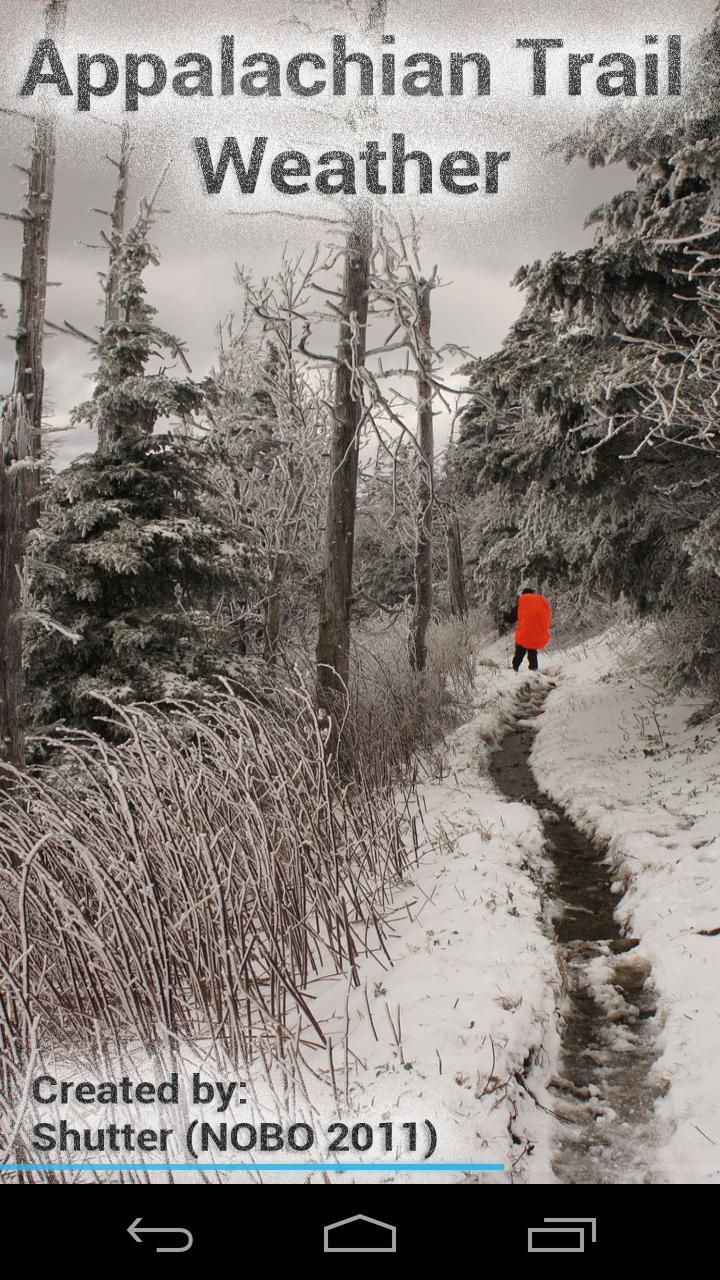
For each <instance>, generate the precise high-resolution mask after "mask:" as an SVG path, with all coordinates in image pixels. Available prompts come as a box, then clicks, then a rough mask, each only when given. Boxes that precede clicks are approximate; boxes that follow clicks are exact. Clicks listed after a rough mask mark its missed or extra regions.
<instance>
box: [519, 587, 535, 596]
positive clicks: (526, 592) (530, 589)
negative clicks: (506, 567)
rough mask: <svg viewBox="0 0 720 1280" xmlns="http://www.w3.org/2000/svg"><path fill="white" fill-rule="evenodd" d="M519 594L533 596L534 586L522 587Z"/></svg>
mask: <svg viewBox="0 0 720 1280" xmlns="http://www.w3.org/2000/svg"><path fill="white" fill-rule="evenodd" d="M520 595H521V596H534V595H535V589H534V587H523V589H522V591H521V592H520Z"/></svg>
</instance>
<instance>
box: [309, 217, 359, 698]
mask: <svg viewBox="0 0 720 1280" xmlns="http://www.w3.org/2000/svg"><path fill="white" fill-rule="evenodd" d="M371 254H372V213H371V211H370V208H369V206H368V205H367V204H365V203H363V204H362V205H360V206H359V208H358V210H357V213H356V216H355V219H354V222H353V225H352V227H351V229H350V230H349V232H348V235H347V242H346V249H345V268H344V280H343V304H342V310H343V320H342V321H341V324H340V338H339V343H338V364H337V370H336V376H335V401H334V410H333V413H334V424H333V435H332V442H331V449H330V486H329V493H328V508H327V518H326V522H325V551H324V566H323V582H322V590H321V597H320V621H319V627H318V641H317V649H316V657H317V698H318V704H319V705H320V707H322V708H323V709H324V710H326V711H328V712H330V711H331V710H332V708H333V707H334V706H335V705H336V703H337V699H338V696H339V695H340V696H342V695H343V694H344V692H345V690H346V689H347V685H348V677H349V673H350V615H351V610H352V573H353V552H354V541H355V508H356V504H357V479H358V450H359V439H358V437H359V430H360V425H361V422H362V416H363V394H362V383H361V380H360V376H359V371H360V370H361V369H362V366H363V365H364V363H365V349H366V329H367V315H368V281H369V271H370V258H371Z"/></svg>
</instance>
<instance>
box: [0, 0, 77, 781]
mask: <svg viewBox="0 0 720 1280" xmlns="http://www.w3.org/2000/svg"><path fill="white" fill-rule="evenodd" d="M66 9H67V0H51V2H50V3H49V4H48V5H47V6H46V26H47V34H48V36H50V37H52V36H54V35H56V34H57V33H58V31H59V29H60V27H61V25H62V23H63V21H64V17H65V12H66ZM3 114H6V115H12V116H16V117H19V118H22V119H27V120H28V121H30V122H31V123H32V126H33V140H32V143H31V147H30V164H29V167H26V166H21V165H16V166H15V167H16V168H17V169H19V170H20V172H21V173H23V174H25V176H26V178H27V196H26V201H25V206H24V208H23V209H22V211H21V212H20V213H3V214H2V215H0V216H2V217H3V218H5V219H8V220H10V221H14V222H18V223H20V225H21V226H22V230H23V246H22V260H21V266H20V275H19V276H5V277H4V278H5V279H9V280H12V281H13V282H14V283H15V284H17V285H18V287H19V290H20V306H19V311H18V324H17V330H16V333H15V374H14V380H13V388H12V391H11V393H10V395H9V396H8V397H7V399H6V401H5V403H4V405H3V408H2V427H1V436H2V438H1V442H0V443H1V447H0V760H2V761H4V762H6V763H8V764H11V765H13V766H15V767H16V768H22V767H23V764H24V754H25V753H24V738H23V718H22V699H23V674H22V659H23V622H22V581H23V573H24V565H25V549H26V542H27V534H28V532H29V531H30V529H32V528H33V527H34V526H35V524H36V523H37V519H38V499H39V494H40V459H41V450H42V417H43V395H44V382H45V376H44V369H43V345H44V336H45V309H46V299H47V289H48V246H49V240H50V222H51V216H52V205H53V194H54V188H55V157H56V142H55V123H54V121H53V119H52V117H51V116H50V115H48V114H47V113H46V112H44V111H41V112H40V113H39V114H38V115H37V116H35V117H33V116H27V115H24V113H21V112H13V111H6V112H3Z"/></svg>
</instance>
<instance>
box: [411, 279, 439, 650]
mask: <svg viewBox="0 0 720 1280" xmlns="http://www.w3.org/2000/svg"><path fill="white" fill-rule="evenodd" d="M432 289H433V282H432V281H428V280H425V279H423V278H422V277H421V278H420V279H419V280H418V282H417V319H416V325H417V354H418V367H417V375H416V379H417V406H418V407H417V433H418V435H417V438H418V452H419V455H420V456H419V467H418V484H417V494H416V506H415V607H414V609H413V616H412V624H411V628H410V637H409V652H410V664H411V666H412V667H413V668H414V670H415V671H424V670H425V664H426V662H427V631H428V627H429V626H430V619H431V617H432V602H433V565H432V558H433V506H434V489H435V441H434V436H433V399H434V392H433V386H432V360H433V352H432V347H431V344H430V316H431V312H430V295H431V292H432Z"/></svg>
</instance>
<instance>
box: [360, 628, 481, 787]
mask: <svg viewBox="0 0 720 1280" xmlns="http://www.w3.org/2000/svg"><path fill="white" fill-rule="evenodd" d="M474 631H475V628H474V626H473V625H472V624H469V623H466V622H460V621H446V622H439V623H436V624H435V625H434V626H432V627H431V628H430V631H429V632H428V661H427V666H426V669H425V670H424V671H422V672H416V671H414V670H413V669H412V667H411V666H410V663H409V660H408V648H407V636H406V634H405V632H404V630H403V629H402V628H400V627H394V628H391V629H386V630H384V631H378V632H376V633H374V634H373V631H372V629H371V628H366V629H365V631H362V630H359V631H358V633H357V634H356V636H355V639H354V649H353V662H352V673H351V681H350V696H349V709H348V714H347V719H346V721H345V725H344V728H343V733H342V735H341V743H340V750H341V758H342V760H343V761H344V762H345V765H346V767H347V768H349V769H351V770H352V771H353V773H355V772H356V771H357V772H359V774H360V776H362V777H368V778H370V779H371V780H372V783H373V785H375V786H377V787H379V788H381V789H384V788H386V787H387V786H389V785H390V784H391V782H392V780H393V779H394V778H397V777H405V778H407V777H408V776H413V775H414V772H415V769H416V766H417V764H418V760H419V759H422V757H423V755H424V754H425V753H427V752H428V751H430V750H431V749H432V748H433V747H435V746H436V745H437V743H438V741H440V740H442V738H443V737H444V736H445V734H446V733H447V732H448V730H450V729H452V728H454V727H455V726H456V725H457V724H458V722H459V721H460V720H461V719H462V718H463V716H464V715H465V714H466V713H467V711H468V708H469V705H470V701H471V697H472V691H473V687H474V679H475V634H474Z"/></svg>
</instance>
